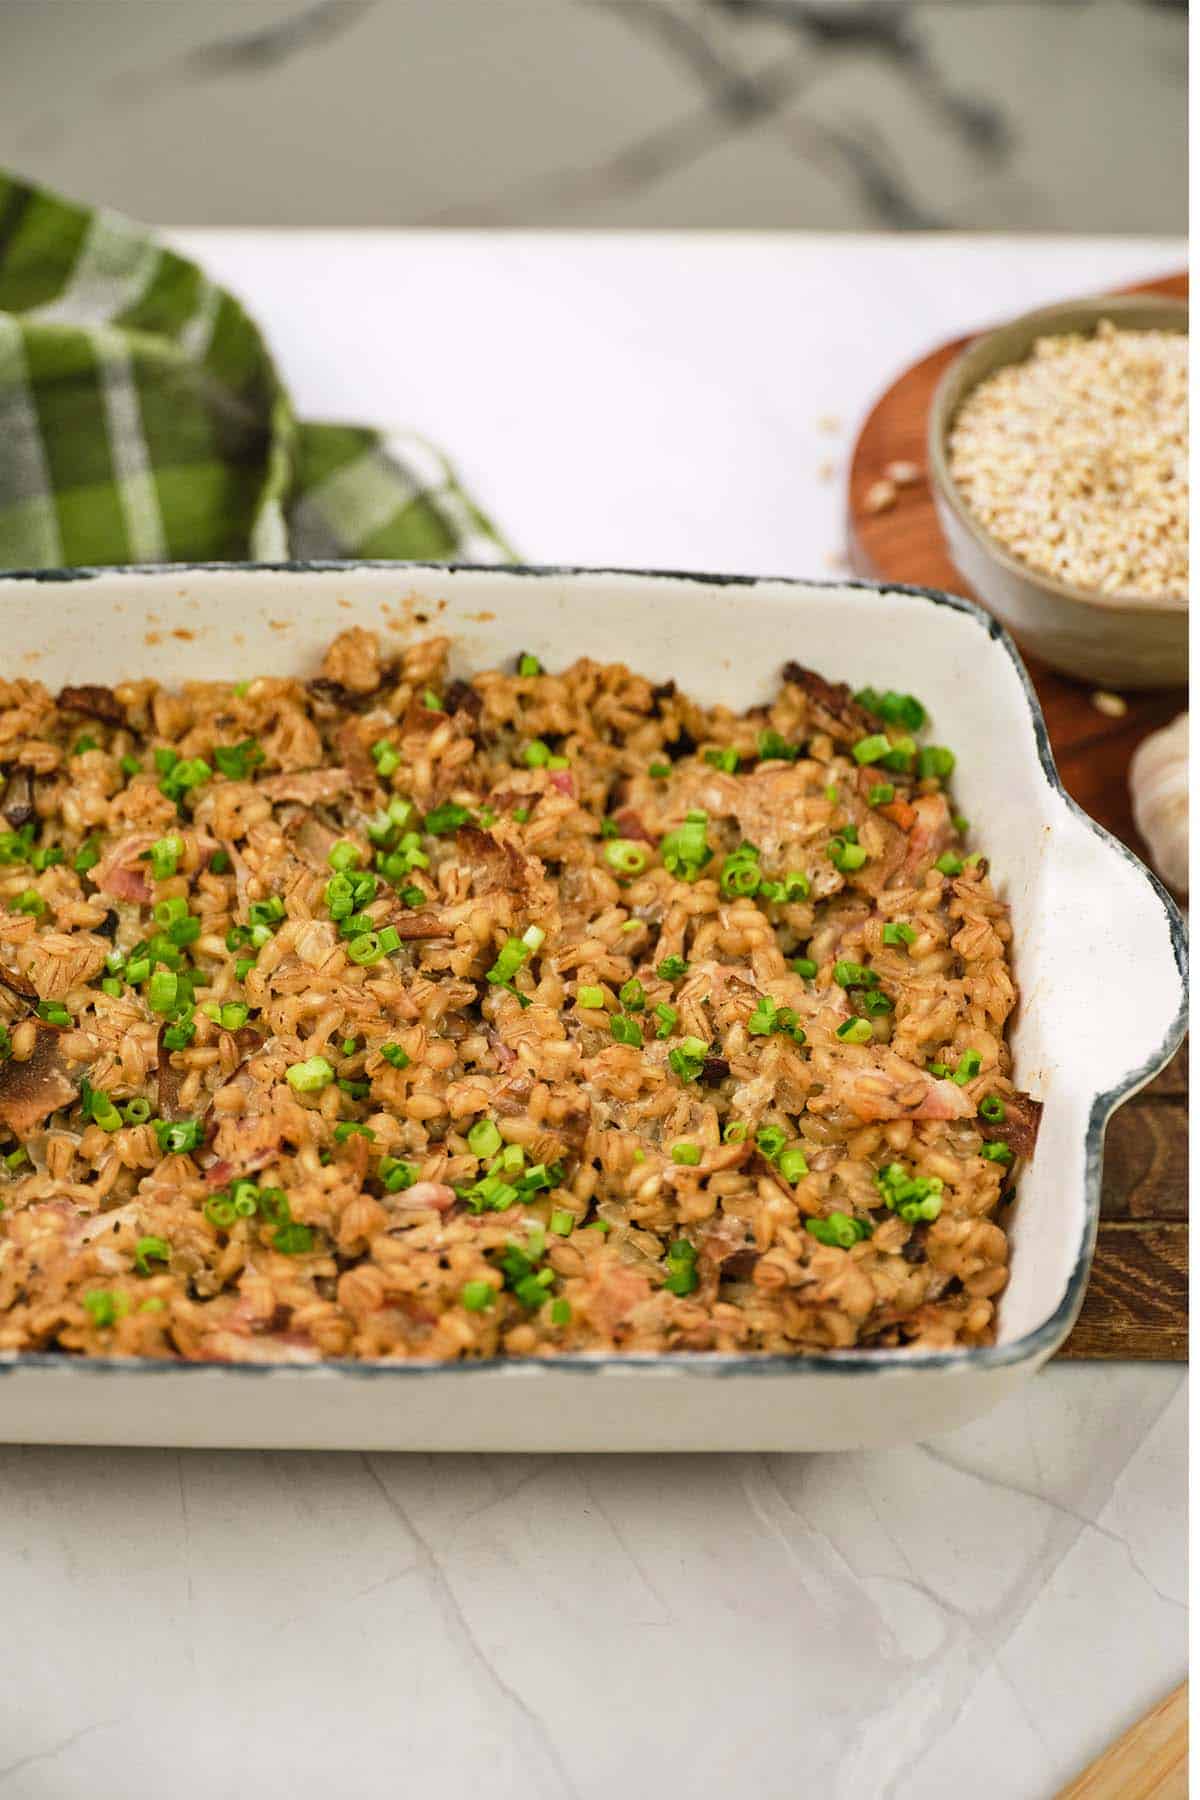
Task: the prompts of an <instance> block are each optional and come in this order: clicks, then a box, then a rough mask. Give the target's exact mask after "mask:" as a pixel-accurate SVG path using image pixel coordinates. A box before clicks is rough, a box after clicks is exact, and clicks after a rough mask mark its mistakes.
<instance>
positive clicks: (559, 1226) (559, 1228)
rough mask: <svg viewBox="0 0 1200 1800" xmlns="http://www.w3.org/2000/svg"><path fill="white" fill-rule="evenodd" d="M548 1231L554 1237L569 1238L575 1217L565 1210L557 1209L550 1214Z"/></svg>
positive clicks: (573, 1227)
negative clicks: (549, 1230)
mask: <svg viewBox="0 0 1200 1800" xmlns="http://www.w3.org/2000/svg"><path fill="white" fill-rule="evenodd" d="M550 1229H551V1231H552V1232H553V1233H554V1235H555V1237H570V1235H571V1233H572V1232H573V1231H574V1229H575V1215H574V1213H569V1212H567V1211H566V1209H565V1208H557V1209H556V1210H555V1211H554V1212H552V1213H551V1214H550Z"/></svg>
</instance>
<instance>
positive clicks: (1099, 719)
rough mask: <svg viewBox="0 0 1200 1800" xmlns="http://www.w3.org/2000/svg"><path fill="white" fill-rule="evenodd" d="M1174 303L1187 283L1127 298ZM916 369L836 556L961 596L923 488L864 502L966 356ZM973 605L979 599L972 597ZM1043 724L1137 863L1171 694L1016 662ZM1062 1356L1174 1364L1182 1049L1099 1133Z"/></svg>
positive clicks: (866, 464) (915, 453)
mask: <svg viewBox="0 0 1200 1800" xmlns="http://www.w3.org/2000/svg"><path fill="white" fill-rule="evenodd" d="M1129 291H1131V292H1138V293H1158V294H1170V295H1172V296H1174V297H1177V298H1178V297H1183V296H1186V294H1187V291H1188V282H1187V276H1186V275H1168V276H1165V277H1163V278H1162V279H1161V280H1158V281H1152V282H1145V283H1144V284H1142V286H1141V287H1139V288H1136V289H1131V290H1129ZM968 341H969V340H968V339H967V338H960V339H958V340H957V341H956V342H954V343H950V344H943V345H942V346H941V348H940V349H937V350H934V351H932V352H931V353H930V355H928V356H925V357H922V359H921V361H920V362H918V363H914V364H913V365H912V367H911V368H909V369H906V370H905V371H904V373H903V374H902V375H901V376H900V377H899V379H898V380H897V381H895V382H894V383H893V384H892V386H891V387H890V388H889V389H888V390H887V392H886V393H885V394H883V395H882V396H881V398H880V399H879V400H878V401H877V402H876V404H875V406H874V407H873V408H872V410H871V412H870V413H869V414H868V416H867V419H866V422H865V424H864V425H863V428H862V430H861V432H860V433H859V437H858V441H857V443H856V444H855V446H854V453H853V456H852V458H851V463H850V480H849V509H848V530H847V536H848V546H849V556H850V562H851V565H852V567H853V569H854V572H855V574H857V575H862V576H865V577H866V578H867V579H869V580H872V581H905V582H912V583H914V584H915V585H916V586H918V587H936V588H948V589H949V590H950V592H951V593H958V594H962V593H966V594H970V593H971V589H970V588H969V587H968V586H967V584H966V582H965V581H964V580H963V577H962V576H961V575H960V574H959V573H958V570H957V569H956V568H955V567H954V564H953V563H952V562H951V561H950V557H949V553H948V552H947V550H946V546H945V543H944V541H943V539H942V534H941V529H940V527H939V525H938V522H937V516H936V513H935V512H934V505H933V496H932V494H931V493H930V490H929V487H928V484H927V483H926V481H925V479H924V475H923V474H922V477H921V479H920V480H919V481H917V482H916V483H914V484H913V485H912V486H909V487H902V488H900V489H899V490H898V493H897V499H896V503H895V505H894V506H891V507H889V508H888V509H887V510H886V511H884V512H873V511H872V510H870V508H869V507H868V505H867V495H868V493H869V492H870V490H871V488H872V487H873V486H874V484H875V483H876V482H878V481H880V480H882V479H884V477H885V472H886V471H887V469H888V467H889V465H890V464H892V463H897V462H899V463H906V462H907V463H915V464H916V465H917V466H918V468H920V469H921V470H922V471H923V470H924V467H925V430H926V423H927V420H928V417H929V406H930V402H931V401H932V399H933V393H934V389H935V388H936V386H937V384H938V381H939V380H940V379H941V376H942V373H943V371H944V370H945V369H946V367H947V366H948V365H949V364H950V363H951V362H952V361H953V360H954V358H955V357H956V356H957V355H958V353H959V351H960V350H961V349H962V348H963V346H964V345H965V344H966V343H967V342H968ZM974 597H975V598H978V596H977V595H976V596H974ZM1026 661H1027V664H1028V668H1029V672H1030V675H1031V676H1032V677H1033V684H1034V686H1035V688H1036V689H1037V692H1038V697H1039V699H1040V700H1041V703H1042V709H1043V711H1044V712H1045V715H1046V724H1047V727H1048V729H1049V732H1050V741H1051V743H1052V744H1053V746H1054V754H1055V758H1056V760H1057V762H1058V767H1059V771H1060V773H1061V775H1062V778H1063V785H1064V786H1065V787H1066V789H1067V792H1068V793H1069V794H1071V795H1072V796H1073V798H1074V799H1076V800H1078V802H1079V804H1080V805H1081V806H1082V807H1084V808H1085V810H1086V811H1087V812H1089V813H1091V815H1092V817H1093V818H1095V819H1098V820H1099V821H1100V823H1101V824H1102V825H1106V826H1107V827H1108V829H1109V830H1110V831H1112V832H1114V833H1115V834H1116V835H1117V837H1119V838H1122V839H1123V840H1124V842H1125V843H1127V844H1129V845H1130V846H1131V847H1132V848H1133V849H1134V850H1135V851H1136V852H1137V854H1138V855H1139V856H1141V857H1143V858H1147V851H1146V846H1145V844H1144V843H1143V842H1142V841H1141V839H1140V837H1139V836H1138V833H1137V830H1136V828H1135V826H1134V823H1133V814H1132V811H1131V808H1130V801H1129V782H1128V774H1129V759H1130V757H1131V756H1132V754H1133V751H1134V749H1135V747H1136V746H1137V745H1138V744H1139V743H1140V742H1141V740H1142V739H1143V738H1144V737H1145V736H1146V735H1147V733H1149V732H1151V731H1154V730H1155V729H1156V728H1157V727H1158V726H1160V725H1165V724H1167V723H1168V722H1169V721H1170V720H1171V719H1173V718H1174V717H1175V715H1176V713H1179V712H1182V711H1183V709H1184V708H1185V707H1186V705H1187V692H1186V689H1183V688H1173V689H1166V690H1159V691H1158V692H1155V693H1130V694H1127V695H1124V696H1123V698H1124V699H1125V701H1126V702H1127V710H1126V711H1125V713H1124V714H1123V715H1122V716H1121V717H1119V718H1110V717H1109V716H1107V715H1106V714H1105V713H1103V712H1100V711H1099V710H1097V708H1096V706H1095V705H1094V704H1093V701H1092V693H1093V691H1094V690H1093V689H1092V688H1091V687H1089V686H1088V685H1086V684H1084V683H1081V682H1077V681H1072V680H1071V679H1069V677H1067V676H1065V675H1058V674H1056V673H1055V672H1054V671H1053V670H1052V669H1048V668H1046V667H1045V665H1044V664H1042V663H1039V662H1036V661H1035V660H1034V659H1033V658H1032V657H1029V658H1027V659H1026ZM1061 1354H1062V1355H1063V1356H1088V1357H1096V1356H1105V1357H1144V1358H1151V1359H1153V1358H1158V1359H1169V1360H1171V1361H1184V1360H1186V1357H1187V1046H1186V1044H1185V1045H1184V1047H1183V1049H1182V1050H1181V1051H1180V1052H1179V1055H1178V1056H1177V1057H1176V1058H1175V1060H1174V1062H1173V1063H1172V1064H1171V1066H1170V1067H1169V1068H1167V1069H1164V1071H1163V1073H1162V1074H1161V1075H1160V1076H1159V1077H1158V1078H1157V1079H1156V1080H1155V1081H1154V1082H1152V1083H1151V1085H1150V1086H1149V1087H1148V1088H1146V1089H1145V1090H1144V1091H1143V1092H1142V1093H1141V1094H1139V1095H1137V1096H1136V1097H1135V1098H1134V1099H1133V1100H1131V1101H1130V1102H1129V1103H1128V1105H1126V1106H1124V1107H1122V1108H1121V1110H1120V1111H1119V1112H1118V1113H1117V1114H1116V1115H1115V1117H1114V1119H1113V1121H1112V1124H1111V1125H1110V1126H1109V1130H1108V1141H1107V1145H1106V1149H1105V1158H1104V1189H1103V1199H1102V1203H1101V1224H1100V1237H1099V1242H1098V1244H1097V1247H1096V1261H1095V1265H1094V1267H1093V1271H1092V1278H1091V1282H1090V1284H1089V1287H1088V1293H1087V1298H1086V1300H1085V1301H1084V1307H1083V1312H1082V1314H1081V1315H1080V1318H1079V1322H1078V1324H1077V1325H1076V1327H1075V1330H1074V1331H1073V1332H1072V1334H1071V1336H1070V1338H1069V1339H1068V1340H1067V1343H1066V1344H1065V1345H1064V1347H1063V1350H1062V1352H1061Z"/></svg>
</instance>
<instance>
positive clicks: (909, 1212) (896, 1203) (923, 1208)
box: [875, 1162, 942, 1225]
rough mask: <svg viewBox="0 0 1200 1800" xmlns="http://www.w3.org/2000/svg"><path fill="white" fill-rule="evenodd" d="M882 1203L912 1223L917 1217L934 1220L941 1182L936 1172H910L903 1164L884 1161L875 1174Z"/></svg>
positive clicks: (939, 1208)
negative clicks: (885, 1164)
mask: <svg viewBox="0 0 1200 1800" xmlns="http://www.w3.org/2000/svg"><path fill="white" fill-rule="evenodd" d="M875 1185H876V1187H877V1188H878V1189H879V1192H880V1193H881V1194H882V1195H883V1199H884V1204H885V1205H886V1206H888V1207H889V1208H890V1210H891V1211H892V1212H894V1213H898V1214H899V1216H900V1217H901V1218H902V1219H904V1220H905V1221H906V1222H907V1223H908V1224H909V1225H915V1224H916V1223H917V1222H918V1220H920V1219H936V1218H937V1216H938V1214H939V1213H940V1212H941V1210H942V1182H941V1177H940V1176H938V1175H910V1174H909V1173H908V1171H907V1170H906V1169H905V1167H904V1164H903V1163H898V1162H895V1163H888V1165H887V1166H886V1168H883V1169H880V1170H879V1172H878V1173H877V1175H876V1176H875Z"/></svg>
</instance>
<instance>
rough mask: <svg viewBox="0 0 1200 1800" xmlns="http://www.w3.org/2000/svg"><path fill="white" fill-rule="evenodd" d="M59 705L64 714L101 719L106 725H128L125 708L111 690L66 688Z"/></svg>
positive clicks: (85, 687) (59, 698)
mask: <svg viewBox="0 0 1200 1800" xmlns="http://www.w3.org/2000/svg"><path fill="white" fill-rule="evenodd" d="M58 704H59V706H60V707H61V708H62V710H63V711H64V712H77V713H83V714H84V715H85V716H86V717H87V718H89V719H99V720H101V721H102V723H103V724H105V725H125V724H128V720H127V719H126V716H125V708H124V707H123V706H122V705H121V702H120V701H119V700H118V699H117V696H116V695H115V694H114V693H113V691H112V689H111V688H106V687H95V686H90V685H85V686H83V687H65V688H63V690H62V692H61V693H60V694H59V696H58Z"/></svg>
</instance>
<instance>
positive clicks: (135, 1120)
mask: <svg viewBox="0 0 1200 1800" xmlns="http://www.w3.org/2000/svg"><path fill="white" fill-rule="evenodd" d="M121 1111H122V1113H123V1114H124V1116H125V1123H126V1124H127V1125H144V1124H145V1123H146V1120H147V1119H148V1118H149V1117H150V1114H151V1112H152V1111H153V1108H152V1107H151V1105H150V1102H149V1101H148V1100H147V1099H145V1098H144V1096H143V1095H141V1094H135V1095H134V1097H133V1099H132V1100H126V1102H125V1104H124V1106H123V1107H122V1108H121Z"/></svg>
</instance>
